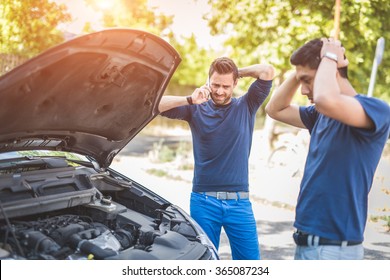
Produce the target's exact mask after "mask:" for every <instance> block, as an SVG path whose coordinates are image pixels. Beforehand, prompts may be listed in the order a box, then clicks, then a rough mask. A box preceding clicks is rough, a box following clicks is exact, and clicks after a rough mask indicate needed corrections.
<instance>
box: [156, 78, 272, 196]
mask: <svg viewBox="0 0 390 280" xmlns="http://www.w3.org/2000/svg"><path fill="white" fill-rule="evenodd" d="M271 86H272V81H263V80H259V79H258V80H256V81H254V82H253V83H252V85H251V86H250V88H249V90H248V92H247V93H246V94H245V95H243V96H241V97H239V98H232V101H231V102H230V103H229V104H227V105H224V106H217V105H215V104H214V102H213V101H212V100H211V99H210V100H209V101H207V102H205V103H202V104H200V105H185V106H180V107H176V108H173V109H171V110H168V111H165V112H163V113H161V115H162V116H165V117H168V118H171V119H182V120H185V121H187V122H188V123H189V125H190V128H191V132H192V142H193V153H194V160H195V167H194V178H193V181H192V183H193V188H192V190H193V191H194V192H204V191H248V190H249V183H248V159H249V154H250V150H251V145H252V135H253V128H254V123H255V116H256V112H257V110H258V109H259V107H260V106H261V104H262V103H263V102H264V100H265V99H266V98H267V96H268V94H269V92H270V89H271Z"/></svg>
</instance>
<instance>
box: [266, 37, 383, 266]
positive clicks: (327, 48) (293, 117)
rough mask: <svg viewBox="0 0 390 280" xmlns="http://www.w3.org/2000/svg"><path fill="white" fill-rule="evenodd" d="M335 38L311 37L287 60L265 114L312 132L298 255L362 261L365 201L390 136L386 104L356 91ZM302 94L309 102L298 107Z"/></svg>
mask: <svg viewBox="0 0 390 280" xmlns="http://www.w3.org/2000/svg"><path fill="white" fill-rule="evenodd" d="M344 52H345V49H344V48H343V47H342V46H341V43H340V41H337V40H334V39H314V40H312V41H310V42H308V43H306V44H305V45H303V46H302V47H300V48H299V49H298V50H296V51H295V52H294V53H293V55H292V56H291V58H290V61H291V63H292V64H293V65H295V66H296V69H295V72H294V73H293V74H292V75H291V76H289V77H288V78H287V79H286V80H285V82H284V83H283V84H282V85H281V86H280V87H279V88H278V90H276V91H275V93H274V94H273V96H272V98H271V100H270V102H269V103H268V104H267V107H266V112H267V113H268V114H269V115H270V116H271V117H272V118H274V119H276V120H279V121H282V122H285V123H288V124H291V125H294V126H297V127H301V128H307V129H308V130H309V132H310V135H311V140H310V146H309V152H308V156H307V159H306V165H305V171H304V175H303V178H302V182H301V187H300V192H299V196H298V203H297V207H296V217H295V223H294V227H295V228H296V229H297V231H296V232H295V233H294V241H295V243H296V244H297V248H296V251H295V259H363V257H364V248H363V246H362V242H363V234H364V229H365V225H366V220H367V200H368V193H369V191H370V189H371V186H372V182H373V177H374V173H375V170H376V168H377V165H378V163H379V160H380V157H381V154H382V151H383V148H384V146H385V144H386V141H387V139H388V137H389V129H390V107H389V105H388V104H386V103H385V102H383V101H381V100H379V99H376V98H369V97H367V96H364V95H359V94H357V93H356V91H355V89H354V88H353V87H352V85H351V84H350V82H349V80H348V76H347V65H348V60H347V59H346V57H345V55H344ZM299 86H301V92H302V94H303V95H306V96H307V97H308V99H309V100H310V101H311V102H312V103H313V104H314V105H311V106H308V107H298V106H296V105H293V104H291V101H292V97H293V96H294V94H295V92H296V91H297V89H298V87H299Z"/></svg>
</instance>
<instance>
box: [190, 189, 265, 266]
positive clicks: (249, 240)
mask: <svg viewBox="0 0 390 280" xmlns="http://www.w3.org/2000/svg"><path fill="white" fill-rule="evenodd" d="M190 213H191V216H192V217H193V218H194V219H195V221H197V222H198V224H199V225H200V226H201V227H202V228H203V230H204V231H205V232H206V234H207V236H208V237H209V238H210V240H211V242H213V244H214V246H215V248H216V249H217V250H218V248H219V241H220V235H221V229H222V227H223V228H224V230H225V232H226V235H227V236H228V238H229V243H230V248H231V250H232V259H233V260H259V259H260V247H259V241H258V238H257V229H256V220H255V218H254V215H253V211H252V204H251V202H250V201H249V199H237V200H235V199H229V200H219V199H217V198H215V197H212V196H207V195H205V194H201V193H195V192H192V193H191V203H190Z"/></svg>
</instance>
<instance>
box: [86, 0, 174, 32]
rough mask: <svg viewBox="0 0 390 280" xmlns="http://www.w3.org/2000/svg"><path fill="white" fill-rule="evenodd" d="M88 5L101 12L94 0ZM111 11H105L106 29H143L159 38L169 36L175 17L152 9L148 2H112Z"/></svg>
mask: <svg viewBox="0 0 390 280" xmlns="http://www.w3.org/2000/svg"><path fill="white" fill-rule="evenodd" d="M85 2H86V3H87V5H89V6H91V7H92V8H95V9H97V10H101V8H99V7H98V5H97V2H96V1H94V0H85ZM110 5H111V6H110V8H109V9H105V10H103V25H104V26H105V27H127V28H134V29H142V30H146V31H149V32H151V33H154V34H156V35H158V36H168V35H169V33H170V32H171V31H170V30H169V26H170V25H171V24H172V20H173V17H172V16H166V15H164V14H160V13H157V12H156V11H155V10H153V9H150V8H149V7H148V5H147V0H132V1H128V0H112V1H111V4H110Z"/></svg>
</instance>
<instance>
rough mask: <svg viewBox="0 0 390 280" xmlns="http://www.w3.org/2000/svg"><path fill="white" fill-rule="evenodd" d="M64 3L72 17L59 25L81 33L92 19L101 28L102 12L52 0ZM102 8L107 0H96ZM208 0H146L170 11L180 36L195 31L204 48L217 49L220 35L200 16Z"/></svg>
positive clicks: (77, 2) (60, 0)
mask: <svg viewBox="0 0 390 280" xmlns="http://www.w3.org/2000/svg"><path fill="white" fill-rule="evenodd" d="M54 1H55V2H57V3H61V4H65V5H67V7H68V10H69V12H70V13H71V14H72V17H73V19H74V20H73V21H72V22H70V23H67V24H64V25H62V26H61V27H60V28H62V29H64V30H66V31H68V32H70V33H75V34H80V33H81V31H82V29H83V27H84V24H85V22H91V23H92V26H93V28H94V29H95V30H100V29H102V28H103V26H101V24H100V22H99V19H100V17H101V13H99V12H96V11H95V10H93V9H92V8H90V7H88V6H86V5H84V1H82V0H54ZM96 2H97V4H98V5H99V6H100V7H101V9H102V10H104V9H109V7H110V2H111V1H110V0H96ZM207 2H208V1H207V0H197V1H194V0H148V4H149V6H150V7H155V8H156V10H157V11H159V12H161V13H164V14H166V15H173V16H174V18H173V24H172V30H173V32H175V34H177V35H178V36H179V38H180V36H184V37H190V36H191V34H194V35H195V37H196V40H197V43H198V44H199V45H200V46H202V47H204V48H207V49H210V48H214V49H220V48H221V42H222V40H223V37H218V38H217V37H213V36H211V35H210V29H209V27H208V26H207V22H206V21H205V20H204V19H203V18H202V17H203V15H204V14H205V13H207V12H208V11H209V10H210V7H209V5H208V3H207Z"/></svg>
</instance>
